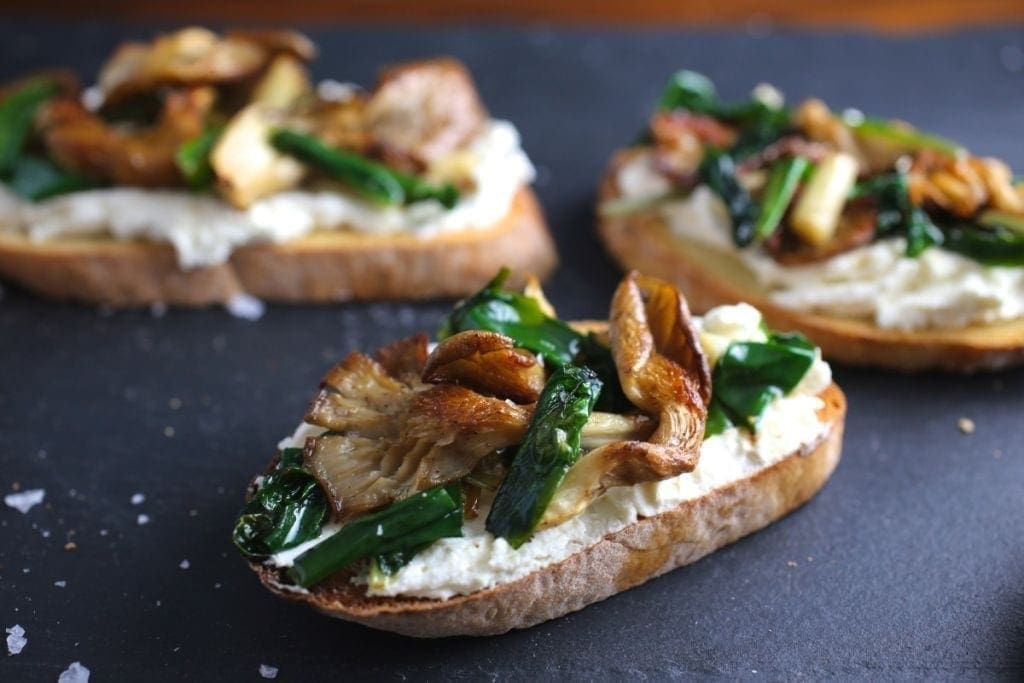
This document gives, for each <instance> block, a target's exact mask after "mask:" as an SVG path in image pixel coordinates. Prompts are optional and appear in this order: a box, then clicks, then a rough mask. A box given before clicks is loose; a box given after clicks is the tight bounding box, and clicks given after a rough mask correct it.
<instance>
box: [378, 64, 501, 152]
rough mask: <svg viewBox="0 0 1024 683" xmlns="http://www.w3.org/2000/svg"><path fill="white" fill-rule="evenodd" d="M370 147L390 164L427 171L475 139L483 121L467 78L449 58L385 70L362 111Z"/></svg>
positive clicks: (473, 88) (477, 97)
mask: <svg viewBox="0 0 1024 683" xmlns="http://www.w3.org/2000/svg"><path fill="white" fill-rule="evenodd" d="M366 117H367V118H366V125H367V129H368V131H369V133H370V135H371V137H372V138H373V142H374V144H375V145H376V146H378V147H379V148H380V150H381V153H382V154H383V155H384V156H386V157H387V160H388V161H389V162H390V163H394V164H398V163H399V162H400V158H401V157H405V158H407V159H408V161H409V162H410V163H411V164H419V165H421V166H429V165H430V163H431V162H433V161H435V160H437V159H439V158H441V157H443V156H445V155H446V154H448V153H450V152H452V151H454V150H455V149H457V148H458V147H459V146H461V145H462V144H463V143H464V142H466V141H467V140H468V139H469V138H470V137H472V136H473V135H475V134H476V133H477V132H478V131H479V130H480V129H481V128H482V127H483V125H484V123H485V122H486V120H487V111H486V110H485V109H484V106H483V104H482V103H481V102H480V98H479V96H478V95H477V92H476V87H475V86H474V84H473V79H472V77H471V76H470V75H469V71H467V70H466V67H465V66H463V65H462V63H461V62H459V61H457V60H455V59H450V58H439V59H430V60H424V61H418V62H409V63H406V64H400V65H397V66H393V67H390V68H388V69H386V70H385V71H384V72H383V73H382V74H381V77H380V81H379V83H378V85H377V88H376V90H374V92H373V94H372V95H371V97H370V100H369V102H368V103H367V106H366Z"/></svg>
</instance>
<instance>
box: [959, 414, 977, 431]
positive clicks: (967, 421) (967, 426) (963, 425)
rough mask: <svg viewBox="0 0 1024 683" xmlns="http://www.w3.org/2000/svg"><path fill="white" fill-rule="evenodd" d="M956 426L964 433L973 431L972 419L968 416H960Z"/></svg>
mask: <svg viewBox="0 0 1024 683" xmlns="http://www.w3.org/2000/svg"><path fill="white" fill-rule="evenodd" d="M956 426H957V429H959V430H960V431H961V432H963V433H964V434H973V433H974V420H972V419H971V418H969V417H961V418H960V419H959V420H957V421H956Z"/></svg>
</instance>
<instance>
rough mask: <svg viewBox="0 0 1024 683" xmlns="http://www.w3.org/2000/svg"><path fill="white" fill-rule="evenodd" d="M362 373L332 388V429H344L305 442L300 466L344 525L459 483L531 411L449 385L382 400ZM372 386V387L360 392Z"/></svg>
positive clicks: (520, 427)
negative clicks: (334, 395)
mask: <svg viewBox="0 0 1024 683" xmlns="http://www.w3.org/2000/svg"><path fill="white" fill-rule="evenodd" d="M364 360H365V361H369V359H368V358H365V357H364ZM369 362H370V363H372V361H369ZM360 366H361V367H360ZM360 366H354V367H353V368H352V369H353V371H354V373H353V374H350V375H348V376H347V377H345V378H344V379H343V381H342V383H341V385H342V386H340V387H336V389H337V390H338V392H339V395H340V399H336V400H335V401H334V405H335V406H336V407H337V406H339V405H344V409H345V411H346V412H347V416H346V417H347V419H342V420H338V419H337V418H338V417H339V416H340V414H339V412H337V411H335V412H334V415H333V417H334V418H335V420H334V424H335V425H336V426H342V427H344V429H343V430H342V431H341V432H340V433H339V432H329V433H328V434H326V435H324V436H319V437H315V438H311V439H309V441H308V442H307V444H306V453H305V462H306V465H307V466H308V467H309V468H310V471H311V472H312V473H313V475H314V476H315V477H316V478H317V480H318V481H319V482H320V483H321V484H322V485H323V486H324V489H325V490H326V491H327V494H328V498H329V499H330V501H331V504H332V506H333V507H334V510H335V512H336V513H338V514H339V515H341V517H342V518H344V519H350V518H352V517H354V516H357V515H359V514H362V513H364V512H367V511H369V510H373V509H375V508H378V507H381V506H383V505H387V504H389V503H391V502H394V501H396V500H400V499H402V498H406V497H408V496H410V495H412V494H414V493H416V492H417V491H422V490H424V489H427V488H430V487H431V486H436V485H438V484H443V483H446V482H449V481H454V480H457V479H461V478H462V477H464V476H465V475H467V474H469V472H471V471H472V470H473V469H474V467H475V466H476V465H477V463H479V462H480V460H482V459H483V458H484V457H486V456H487V455H489V454H491V453H494V452H495V451H497V450H500V449H502V448H507V447H509V446H512V445H514V444H517V443H519V442H520V441H521V440H522V438H523V434H524V433H525V431H526V425H527V424H528V423H529V420H530V415H531V413H532V412H533V406H520V405H516V404H514V403H510V402H508V401H502V400H500V399H496V398H491V397H487V396H481V395H480V394H477V393H476V392H474V391H470V390H469V389H466V388H464V387H459V386H455V385H452V384H440V385H436V386H432V387H430V388H428V389H426V390H423V391H419V392H412V391H405V392H402V391H397V392H394V393H393V394H392V396H391V397H390V398H387V397H385V396H383V395H381V394H380V393H379V389H380V387H381V386H382V383H380V382H379V379H378V378H371V379H368V380H367V381H365V382H364V381H363V380H362V379H361V378H360V377H359V376H358V375H357V374H356V373H359V372H360V371H362V372H365V371H366V370H367V366H366V365H365V364H360ZM378 367H379V366H378ZM371 372H372V371H371ZM336 379H337V376H336ZM370 384H376V385H377V386H376V387H374V389H373V390H371V391H365V390H364V388H363V387H365V386H366V385H370ZM361 385H362V386H361ZM349 389H353V390H354V391H352V392H351V393H347V390H349ZM370 401H374V403H373V404H372V405H371V404H370ZM398 405H402V406H403V408H404V410H403V411H402V413H401V414H400V415H396V416H386V415H385V413H386V411H387V410H388V409H389V408H392V407H395V406H398Z"/></svg>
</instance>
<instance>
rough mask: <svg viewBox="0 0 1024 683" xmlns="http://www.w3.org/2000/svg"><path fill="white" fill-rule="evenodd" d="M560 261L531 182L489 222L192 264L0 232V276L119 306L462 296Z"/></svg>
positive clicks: (330, 235)
mask: <svg viewBox="0 0 1024 683" xmlns="http://www.w3.org/2000/svg"><path fill="white" fill-rule="evenodd" d="M556 265H557V254H556V252H555V245H554V242H553V240H552V238H551V236H550V234H549V233H548V231H547V227H546V225H545V222H544V217H543V214H542V212H541V209H540V206H539V204H538V202H537V198H536V196H535V195H534V193H533V191H532V190H531V189H530V188H529V187H525V186H524V187H522V188H520V190H519V191H518V192H517V193H516V195H515V196H514V198H513V200H512V204H511V205H510V207H509V211H508V213H507V214H506V215H505V217H504V218H502V219H501V220H500V221H499V222H497V223H496V224H494V225H492V226H490V227H482V228H480V229H474V230H466V231H460V232H453V233H442V234H440V235H436V236H431V237H418V236H416V235H413V234H400V235H373V234H364V233H356V232H352V231H330V232H326V231H325V232H318V233H313V234H310V235H307V236H305V237H302V238H299V239H296V240H290V241H288V242H284V243H281V244H253V245H247V246H244V247H241V248H239V249H237V250H236V251H235V252H234V253H233V254H232V255H231V258H230V260H229V261H228V262H227V263H224V264H221V265H217V266H211V267H207V268H199V269H195V270H189V271H183V270H181V269H180V268H179V267H178V263H177V259H176V256H175V253H174V249H173V247H171V246H170V245H167V244H156V243H152V242H142V241H126V240H114V239H110V238H104V237H75V238H70V237H69V238H63V239H59V240H51V241H47V242H32V241H31V240H29V239H28V238H27V237H25V236H23V235H19V234H13V233H9V232H8V233H5V232H2V231H0V277H3V278H7V279H10V280H12V281H14V282H17V283H19V284H21V285H23V286H24V287H26V288H28V289H30V290H33V291H35V292H38V293H39V294H42V295H45V296H47V297H50V298H53V299H60V300H72V301H80V302H86V303H93V304H104V305H108V306H115V307H131V306H142V305H147V304H151V303H154V302H162V303H166V304H173V305H180V306H204V305H209V304H217V303H224V302H226V301H228V300H230V299H231V298H232V297H233V296H235V295H237V294H239V293H242V292H244V293H247V294H251V295H253V296H256V297H259V298H261V299H265V300H268V301H282V302H306V303H333V302H341V301H350V300H371V299H429V298H439V297H454V296H463V295H466V294H469V293H471V292H473V291H476V290H477V289H479V288H480V287H482V286H483V285H484V284H485V283H486V282H487V281H488V280H490V278H492V277H493V276H494V274H495V273H496V272H497V271H498V269H499V268H500V267H501V266H508V267H509V268H511V269H512V272H513V273H514V275H513V277H514V278H516V277H518V278H519V281H518V282H516V283H513V286H517V285H521V284H524V281H525V277H526V275H527V274H530V273H532V274H535V275H537V276H538V277H541V278H543V277H545V276H547V275H548V274H550V273H551V271H552V270H554V268H555V266H556Z"/></svg>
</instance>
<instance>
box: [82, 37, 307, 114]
mask: <svg viewBox="0 0 1024 683" xmlns="http://www.w3.org/2000/svg"><path fill="white" fill-rule="evenodd" d="M278 54H289V55H293V56H294V57H296V58H298V59H300V60H303V61H308V60H310V59H312V58H313V56H315V54H316V48H315V46H314V45H313V43H312V42H311V41H310V40H309V39H308V38H306V37H305V36H303V35H302V34H300V33H295V32H294V31H274V30H253V31H232V32H229V33H228V34H227V35H225V36H224V37H219V36H218V35H217V34H216V33H214V32H212V31H209V30H207V29H204V28H197V27H190V28H184V29H181V30H180V31H175V32H174V33H169V34H166V35H162V36H158V37H157V38H156V39H155V40H154V41H153V42H152V43H125V44H123V45H121V46H120V47H119V48H118V49H117V51H115V52H114V55H113V56H112V57H111V58H110V59H109V60H108V61H107V63H106V64H105V65H104V66H103V68H102V70H101V71H100V77H99V85H100V88H101V89H102V90H103V92H104V96H105V101H104V106H111V105H117V104H118V103H120V102H123V101H125V100H127V99H129V98H131V97H133V96H134V95H137V94H140V93H144V92H149V91H151V90H154V89H155V88H158V87H160V86H166V85H171V86H196V85H211V84H212V85H220V84H226V83H234V82H238V81H243V80H245V79H248V78H251V77H253V76H256V75H257V74H258V73H259V72H260V71H262V70H263V69H264V68H265V67H266V66H267V65H268V64H269V63H270V60H271V59H272V58H273V57H274V56H275V55H278Z"/></svg>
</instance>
